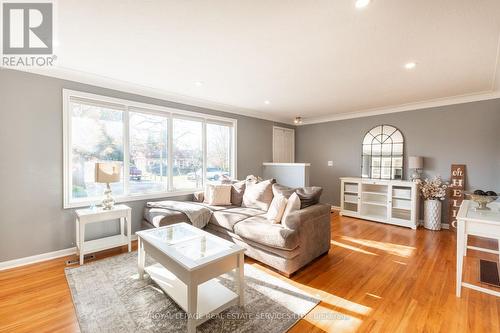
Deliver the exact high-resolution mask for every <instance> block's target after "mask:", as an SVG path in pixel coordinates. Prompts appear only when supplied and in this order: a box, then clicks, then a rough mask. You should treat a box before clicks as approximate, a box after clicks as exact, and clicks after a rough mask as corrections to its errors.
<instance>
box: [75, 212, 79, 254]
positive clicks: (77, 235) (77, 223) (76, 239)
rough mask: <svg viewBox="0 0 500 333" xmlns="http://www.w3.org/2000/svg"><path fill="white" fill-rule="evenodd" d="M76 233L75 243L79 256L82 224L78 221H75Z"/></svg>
mask: <svg viewBox="0 0 500 333" xmlns="http://www.w3.org/2000/svg"><path fill="white" fill-rule="evenodd" d="M75 232H76V237H75V243H76V251H77V254H78V255H80V252H79V251H80V222H79V221H78V219H75Z"/></svg>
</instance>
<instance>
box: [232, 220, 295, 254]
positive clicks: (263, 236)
mask: <svg viewBox="0 0 500 333" xmlns="http://www.w3.org/2000/svg"><path fill="white" fill-rule="evenodd" d="M234 233H235V234H236V235H238V236H240V237H242V238H245V239H249V240H251V241H254V242H256V243H259V244H263V245H266V246H270V247H274V248H279V249H286V250H293V249H295V248H296V247H297V246H299V237H298V232H297V231H295V230H290V229H287V228H284V227H283V226H282V225H281V224H273V223H270V222H269V221H268V220H267V219H266V218H265V217H264V216H262V215H260V216H254V217H250V218H248V219H246V220H243V221H241V222H239V223H237V224H236V225H235V226H234Z"/></svg>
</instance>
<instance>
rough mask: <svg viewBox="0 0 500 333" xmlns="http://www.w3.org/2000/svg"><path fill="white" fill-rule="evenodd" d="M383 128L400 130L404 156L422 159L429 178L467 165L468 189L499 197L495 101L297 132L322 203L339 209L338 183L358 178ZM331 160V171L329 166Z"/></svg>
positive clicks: (499, 109) (499, 128) (499, 104)
mask: <svg viewBox="0 0 500 333" xmlns="http://www.w3.org/2000/svg"><path fill="white" fill-rule="evenodd" d="M381 124H389V125H393V126H396V127H397V128H398V129H400V130H401V132H402V133H403V135H404V137H405V156H409V155H416V156H424V157H425V159H424V167H425V172H426V174H427V175H429V176H433V175H441V176H442V177H443V178H444V179H449V177H450V166H451V164H454V163H456V164H466V165H467V185H468V188H474V189H475V188H481V189H488V190H489V189H492V190H495V191H500V99H496V100H489V101H481V102H474V103H466V104H459V105H450V106H444V107H437V108H430V109H424V110H416V111H408V112H400V113H393V114H386V115H379V116H372V117H365V118H357V119H349V120H341V121H334V122H327V123H320V124H311V125H305V126H299V127H298V128H297V129H296V134H295V137H296V156H297V160H296V162H310V163H311V172H310V180H311V185H318V186H322V187H323V188H324V192H323V196H322V201H324V202H327V203H331V204H333V205H336V206H338V205H339V204H340V181H339V178H340V177H345V176H354V177H360V175H361V142H362V139H363V137H364V135H365V134H366V132H367V131H369V130H370V129H371V128H373V127H375V126H376V125H381ZM328 160H332V161H333V167H328V166H327V161H328ZM405 164H406V163H405ZM407 177H408V172H407V170H406V169H405V179H407Z"/></svg>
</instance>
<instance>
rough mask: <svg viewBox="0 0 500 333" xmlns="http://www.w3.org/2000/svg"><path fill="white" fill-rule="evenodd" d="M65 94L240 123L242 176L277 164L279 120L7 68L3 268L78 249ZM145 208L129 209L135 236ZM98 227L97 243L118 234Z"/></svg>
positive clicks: (0, 108)
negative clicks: (67, 171) (67, 187)
mask: <svg viewBox="0 0 500 333" xmlns="http://www.w3.org/2000/svg"><path fill="white" fill-rule="evenodd" d="M63 88H67V89H74V90H79V91H84V92H90V93H95V94H101V95H105V96H111V97H117V98H124V99H129V100H133V101H138V102H143V103H150V104H156V105H162V106H167V107H174V108H179V109H183V110H188V111H194V112H202V113H208V114H212V115H218V116H225V117H231V118H235V119H237V120H238V132H237V133H238V138H237V140H238V170H237V172H238V176H239V177H240V178H243V177H245V176H246V175H248V174H256V175H261V174H262V162H270V161H271V160H272V126H273V122H271V121H266V120H261V119H255V118H250V117H245V116H240V115H235V114H229V113H225V112H219V111H213V110H207V109H203V108H199V107H194V106H188V105H181V104H177V103H172V102H168V101H163V100H158V99H153V98H148V97H143V96H138V95H133V94H128V93H125V92H119V91H114V90H109V89H104V88H99V87H95V86H89V85H84V84H80V83H77V82H70V81H64V80H59V79H55V78H50V77H45V76H40V75H35V74H29V73H23V72H19V71H12V70H5V69H0V149H1V150H0V154H1V155H0V177H1V182H0V262H2V261H6V260H11V259H16V258H22V257H26V256H31V255H35V254H41V253H46V252H50V251H56V250H61V249H65V248H69V247H72V246H74V244H75V243H74V239H75V235H74V231H75V225H74V217H73V210H70V209H68V210H64V209H63V208H62V205H63V139H62V137H63V125H62V89H63ZM177 199H186V198H177ZM144 203H145V201H135V202H129V203H128V204H129V205H130V206H131V207H132V215H133V218H132V220H133V221H132V228H133V231H136V230H138V229H139V228H140V221H141V218H142V210H143V207H144ZM90 227H92V228H89V233H88V236H89V238H90V239H91V238H96V237H100V236H105V235H111V234H113V233H116V232H117V231H118V228H117V223H113V222H111V223H107V224H105V225H104V226H100V225H94V226H90Z"/></svg>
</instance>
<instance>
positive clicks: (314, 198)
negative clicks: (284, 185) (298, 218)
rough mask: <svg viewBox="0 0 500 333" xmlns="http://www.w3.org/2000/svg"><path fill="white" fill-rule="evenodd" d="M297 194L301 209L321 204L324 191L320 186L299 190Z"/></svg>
mask: <svg viewBox="0 0 500 333" xmlns="http://www.w3.org/2000/svg"><path fill="white" fill-rule="evenodd" d="M295 193H297V195H298V196H299V198H300V209H304V208H306V207H309V206H312V205H315V204H317V203H318V202H319V198H320V197H321V193H323V189H322V188H321V187H319V186H311V187H302V188H298V189H297V190H296V191H295Z"/></svg>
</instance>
